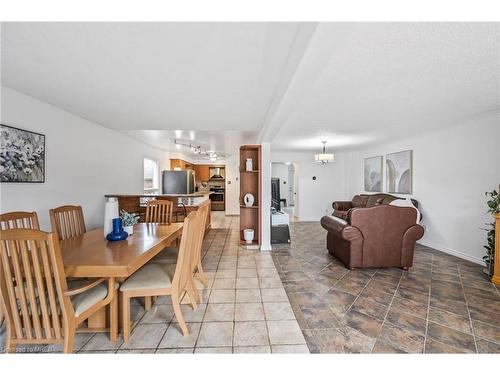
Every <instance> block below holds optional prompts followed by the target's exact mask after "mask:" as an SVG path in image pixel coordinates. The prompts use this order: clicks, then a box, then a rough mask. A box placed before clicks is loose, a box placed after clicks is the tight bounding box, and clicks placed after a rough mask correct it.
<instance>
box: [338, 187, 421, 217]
mask: <svg viewBox="0 0 500 375" xmlns="http://www.w3.org/2000/svg"><path fill="white" fill-rule="evenodd" d="M396 199H401V198H400V197H396V196H394V195H390V194H384V193H379V194H359V195H355V196H354V197H353V198H352V200H350V201H335V202H333V203H332V208H333V213H332V215H333V216H336V217H339V218H341V219H344V220H346V219H347V217H348V215H349V211H350V210H352V209H354V208H366V207H373V206H379V205H381V204H389V203H391V202H392V201H394V200H396ZM411 201H412V203H413V205H414V206H415V207H416V208H418V202H417V201H416V200H415V199H412V200H411Z"/></svg>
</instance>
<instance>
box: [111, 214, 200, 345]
mask: <svg viewBox="0 0 500 375" xmlns="http://www.w3.org/2000/svg"><path fill="white" fill-rule="evenodd" d="M200 230H202V228H201V215H199V213H198V212H197V211H193V212H191V213H190V214H189V215H188V216H187V217H186V218H185V219H184V225H183V228H182V237H181V242H180V246H179V258H178V261H177V263H176V264H159V263H147V264H146V265H145V266H143V267H142V268H140V269H139V270H138V271H137V272H135V273H134V274H133V275H132V276H130V277H129V278H128V279H127V280H125V281H124V282H123V283H122V284H121V286H120V300H121V303H122V318H123V324H122V325H123V339H124V341H127V340H128V339H129V337H130V299H131V298H133V297H152V296H170V297H171V298H172V305H173V308H174V313H175V316H176V318H177V321H178V322H179V325H180V327H181V330H182V334H183V335H184V336H187V335H188V334H189V330H188V328H187V325H186V322H185V320H184V317H183V315H182V311H181V307H180V302H181V300H182V298H183V297H184V295H185V294H187V295H188V296H189V300H190V303H191V306H192V307H193V309H196V308H197V303H196V297H195V294H194V293H195V292H194V289H195V287H194V283H193V277H192V264H193V250H194V244H195V241H196V238H197V237H198V236H199V235H198V232H199V231H200Z"/></svg>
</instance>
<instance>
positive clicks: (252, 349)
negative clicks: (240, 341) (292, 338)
mask: <svg viewBox="0 0 500 375" xmlns="http://www.w3.org/2000/svg"><path fill="white" fill-rule="evenodd" d="M233 353H234V354H269V353H271V348H270V347H269V346H268V345H265V346H264V345H263V346H235V347H234V348H233Z"/></svg>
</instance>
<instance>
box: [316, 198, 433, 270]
mask: <svg viewBox="0 0 500 375" xmlns="http://www.w3.org/2000/svg"><path fill="white" fill-rule="evenodd" d="M356 197H361V198H356ZM356 197H355V199H353V202H334V203H333V207H334V210H335V211H334V212H336V211H337V210H338V211H344V212H345V219H343V218H340V217H338V216H324V217H323V218H322V219H321V225H322V226H323V228H325V229H326V230H327V231H328V234H327V238H326V240H327V248H328V252H329V253H330V254H332V255H333V256H335V257H337V258H338V259H339V260H340V261H341V262H342V263H344V264H345V265H346V266H347V267H348V268H350V269H354V268H364V267H400V268H403V269H408V268H409V267H411V266H412V264H413V251H414V249H415V242H416V241H417V240H419V239H420V238H422V236H423V235H424V229H423V227H422V226H421V225H419V224H416V221H417V211H416V210H415V209H413V208H411V207H398V206H392V205H389V204H388V203H389V202H390V201H392V200H394V199H398V197H394V196H391V195H389V194H374V195H364V196H356ZM370 198H371V199H370ZM391 198H393V199H391ZM389 200H390V201H389ZM348 203H349V204H348ZM415 203H417V202H416V201H415V202H414V204H415ZM417 204H418V203H417ZM338 211H337V213H338Z"/></svg>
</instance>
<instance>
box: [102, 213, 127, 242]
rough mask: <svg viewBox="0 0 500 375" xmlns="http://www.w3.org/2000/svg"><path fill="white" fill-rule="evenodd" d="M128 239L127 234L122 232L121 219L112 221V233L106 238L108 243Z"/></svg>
mask: <svg viewBox="0 0 500 375" xmlns="http://www.w3.org/2000/svg"><path fill="white" fill-rule="evenodd" d="M127 237H128V233H127V232H125V231H124V230H123V223H122V219H121V218H119V217H117V218H116V219H113V231H112V232H111V233H109V234H108V235H107V236H106V239H107V240H108V241H121V240H124V239H126V238H127Z"/></svg>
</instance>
